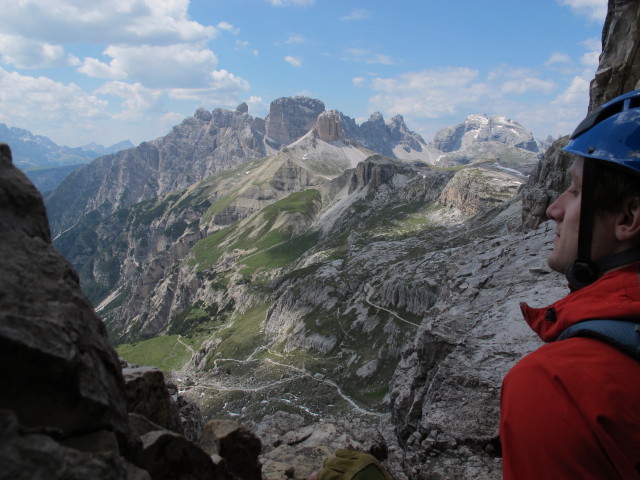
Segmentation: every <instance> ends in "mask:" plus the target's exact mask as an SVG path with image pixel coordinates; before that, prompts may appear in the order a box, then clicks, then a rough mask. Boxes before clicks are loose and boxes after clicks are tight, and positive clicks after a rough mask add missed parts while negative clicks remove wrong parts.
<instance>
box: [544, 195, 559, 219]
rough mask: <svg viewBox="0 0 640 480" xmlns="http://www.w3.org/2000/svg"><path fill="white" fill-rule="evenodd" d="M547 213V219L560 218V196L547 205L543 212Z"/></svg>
mask: <svg viewBox="0 0 640 480" xmlns="http://www.w3.org/2000/svg"><path fill="white" fill-rule="evenodd" d="M545 213H546V214H547V218H548V219H549V220H554V221H556V222H557V221H559V220H560V219H561V218H562V208H561V205H560V197H558V198H556V199H555V200H554V201H553V202H551V204H550V205H549V206H548V207H547V210H546V212H545Z"/></svg>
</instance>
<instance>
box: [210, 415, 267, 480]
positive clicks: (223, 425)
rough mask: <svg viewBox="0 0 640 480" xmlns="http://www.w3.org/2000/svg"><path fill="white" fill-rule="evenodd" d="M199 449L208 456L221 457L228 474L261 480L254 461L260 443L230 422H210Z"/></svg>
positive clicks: (254, 436) (243, 428)
mask: <svg viewBox="0 0 640 480" xmlns="http://www.w3.org/2000/svg"><path fill="white" fill-rule="evenodd" d="M200 446H201V447H202V448H203V449H204V450H205V451H207V452H208V453H209V455H219V456H220V457H222V458H224V460H225V462H226V465H227V468H228V469H229V472H231V473H232V474H233V475H234V476H235V477H237V478H242V479H243V480H254V479H255V480H261V479H262V465H261V464H260V461H259V460H258V456H259V455H260V451H261V450H262V442H261V441H260V439H259V438H258V437H257V436H256V435H255V433H253V432H252V431H251V430H249V429H247V428H246V427H243V426H242V425H240V424H239V423H237V422H234V421H233V420H212V421H210V422H208V423H207V424H206V425H205V426H204V429H203V431H202V437H201V438H200Z"/></svg>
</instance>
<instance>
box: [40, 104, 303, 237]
mask: <svg viewBox="0 0 640 480" xmlns="http://www.w3.org/2000/svg"><path fill="white" fill-rule="evenodd" d="M314 120H315V119H314ZM264 134H265V131H264V121H263V120H261V119H254V118H253V117H251V116H250V115H249V114H248V113H245V112H243V110H242V109H240V111H235V112H232V111H229V110H224V109H220V108H218V109H215V110H214V111H212V112H208V111H206V110H204V109H200V110H198V111H197V112H196V114H195V116H193V117H190V118H187V119H186V120H184V121H183V122H182V123H181V124H180V125H178V126H176V127H174V128H173V130H172V131H171V133H169V134H168V135H167V136H165V137H162V138H159V139H157V140H154V141H152V142H143V143H141V144H140V145H139V146H138V147H136V148H133V149H129V150H124V151H122V152H118V153H117V154H114V155H107V156H105V157H100V158H99V159H96V160H95V161H94V162H92V163H90V164H89V165H86V166H84V167H83V168H81V169H79V170H76V171H75V172H73V173H72V174H71V175H70V176H69V177H67V178H66V179H65V180H64V181H63V182H62V183H61V184H60V185H59V186H58V188H56V190H54V191H53V192H51V193H50V194H49V195H48V196H47V198H46V203H47V211H48V214H49V217H50V220H51V227H52V231H53V233H54V235H57V234H59V233H60V232H62V231H64V230H66V229H67V228H69V227H70V226H72V225H74V224H75V223H76V222H77V221H78V219H79V218H81V217H82V216H83V215H84V214H86V213H88V212H91V211H94V210H95V213H97V214H98V215H100V216H105V215H109V214H111V213H112V212H113V211H115V210H117V209H118V208H122V207H127V206H130V205H133V204H134V203H138V202H140V201H143V200H146V199H148V198H151V197H154V196H157V195H161V194H164V193H167V192H169V191H172V190H176V189H179V188H184V187H186V186H187V185H190V184H192V183H194V182H196V181H198V180H201V179H203V178H205V177H207V176H209V175H211V174H213V173H215V172H218V171H220V170H225V169H229V168H232V167H235V166H237V165H239V164H240V163H243V162H246V161H247V160H250V159H254V158H259V157H262V156H264V155H265V154H266V147H265V145H264V142H263V138H264Z"/></svg>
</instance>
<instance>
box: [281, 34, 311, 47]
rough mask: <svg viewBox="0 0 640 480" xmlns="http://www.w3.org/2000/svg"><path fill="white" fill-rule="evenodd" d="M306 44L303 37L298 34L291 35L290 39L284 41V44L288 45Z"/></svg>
mask: <svg viewBox="0 0 640 480" xmlns="http://www.w3.org/2000/svg"><path fill="white" fill-rule="evenodd" d="M304 42H306V39H305V38H304V37H303V36H302V35H298V34H294V35H289V38H287V39H286V40H285V41H284V43H286V44H287V45H293V44H296V43H304Z"/></svg>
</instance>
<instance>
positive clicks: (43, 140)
mask: <svg viewBox="0 0 640 480" xmlns="http://www.w3.org/2000/svg"><path fill="white" fill-rule="evenodd" d="M0 142H4V143H7V144H9V145H10V146H11V151H12V153H13V163H14V164H15V165H16V166H17V167H19V168H20V169H21V170H22V171H24V172H25V173H26V174H27V176H28V177H29V179H30V180H31V181H32V182H33V183H34V185H35V186H36V187H38V190H40V191H41V192H46V191H49V190H53V189H54V188H55V187H57V186H58V184H59V183H60V182H61V181H62V180H63V179H64V178H65V177H66V176H67V175H69V173H71V172H72V171H74V170H77V169H78V168H80V167H81V166H82V165H84V164H87V163H89V162H91V161H92V160H94V159H96V158H97V157H100V156H101V155H106V154H109V153H115V152H118V151H120V150H124V149H126V148H131V147H133V144H132V143H131V142H130V141H129V140H125V141H123V142H119V143H116V144H115V145H112V146H110V147H104V146H102V145H98V144H96V143H95V142H92V143H90V144H88V145H84V146H82V147H77V148H71V147H67V146H60V145H58V144H56V143H55V142H54V141H53V140H51V139H50V138H48V137H45V136H44V135H36V134H33V133H31V132H30V131H29V130H24V129H22V128H16V127H9V126H7V125H5V124H4V123H0Z"/></svg>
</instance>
